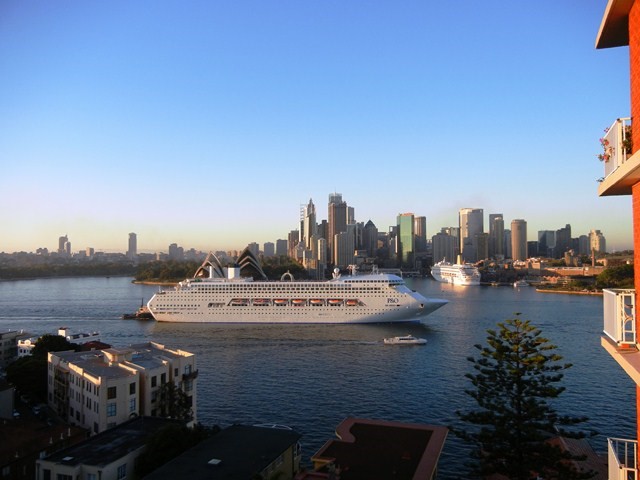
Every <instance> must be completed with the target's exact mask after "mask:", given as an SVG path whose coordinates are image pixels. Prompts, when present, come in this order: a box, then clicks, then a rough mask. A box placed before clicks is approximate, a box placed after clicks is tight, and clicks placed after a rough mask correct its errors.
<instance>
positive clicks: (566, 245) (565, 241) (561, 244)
mask: <svg viewBox="0 0 640 480" xmlns="http://www.w3.org/2000/svg"><path fill="white" fill-rule="evenodd" d="M570 248H571V225H569V224H568V223H567V224H566V225H565V227H564V228H560V229H558V230H556V248H555V255H554V258H562V257H564V252H566V251H567V250H569V249H570Z"/></svg>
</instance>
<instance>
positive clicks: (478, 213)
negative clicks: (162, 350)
mask: <svg viewBox="0 0 640 480" xmlns="http://www.w3.org/2000/svg"><path fill="white" fill-rule="evenodd" d="M329 197H330V199H332V200H331V201H333V199H334V198H335V197H338V198H339V200H340V201H341V202H344V203H345V207H346V208H348V209H350V210H351V211H352V214H354V216H355V218H354V220H355V221H356V222H357V223H359V224H362V225H363V226H364V225H365V224H366V223H368V222H371V220H366V219H361V218H359V217H358V215H357V211H358V208H357V206H355V205H350V204H349V203H348V202H347V201H346V198H343V196H342V194H340V193H331V194H329ZM301 208H302V209H303V212H304V215H301V218H300V219H299V223H298V227H302V229H301V230H300V229H296V228H294V229H293V230H290V231H288V232H283V233H282V235H280V236H279V237H277V238H273V239H266V240H264V241H262V242H258V241H256V240H250V241H248V242H247V243H246V244H244V245H234V246H232V247H229V248H222V247H217V246H215V245H210V246H209V247H208V248H199V247H196V246H194V245H189V244H181V243H179V242H175V241H172V242H171V243H169V244H167V245H164V246H162V247H161V248H157V249H150V248H145V246H144V244H145V242H144V241H143V242H142V244H141V245H142V247H138V245H139V243H138V237H139V236H138V234H137V233H135V232H128V233H127V234H126V238H125V237H124V236H123V238H124V239H125V240H123V243H124V244H125V245H124V246H123V247H122V248H120V249H110V250H107V249H100V248H96V247H94V246H93V245H87V246H78V245H75V244H74V242H73V238H70V237H72V236H71V235H69V234H68V233H65V234H64V235H59V236H58V237H57V238H56V239H54V240H52V242H51V243H56V247H54V248H50V246H49V245H41V246H40V247H38V248H36V249H34V250H25V249H21V250H16V251H15V252H17V251H26V252H29V253H34V252H35V251H36V250H38V249H42V248H46V249H47V250H48V251H49V253H53V252H57V253H63V254H65V255H68V254H75V253H78V252H85V251H86V250H88V249H91V250H92V251H96V252H99V251H102V252H105V253H124V254H126V255H128V256H130V252H131V251H134V252H137V253H144V254H149V253H166V252H169V253H171V247H177V248H181V249H184V250H196V251H200V252H213V251H224V252H229V251H238V252H239V251H241V250H243V249H244V248H245V247H247V246H250V245H252V244H257V245H258V247H259V248H260V249H262V248H263V246H264V244H273V246H274V248H275V244H276V243H277V242H278V241H286V239H287V238H290V234H291V233H292V232H293V231H297V232H298V235H299V236H300V235H301V236H302V242H303V243H304V244H305V246H306V248H313V247H312V246H311V244H309V243H308V242H309V237H308V235H309V233H311V234H312V235H314V236H315V235H317V233H316V232H315V231H316V229H317V228H319V227H320V224H321V223H322V222H327V221H328V217H329V215H328V209H327V214H326V215H325V217H323V216H322V215H321V214H320V216H317V215H318V212H319V211H320V212H321V210H319V209H318V208H317V206H316V203H315V202H313V198H310V199H309V203H308V205H306V206H303V205H301ZM310 211H311V212H312V213H311V215H309V212H310ZM468 214H472V215H474V220H472V223H473V224H474V227H473V228H472V232H470V233H468V234H467V233H465V231H466V230H465V225H467V220H466V218H467V216H468ZM404 216H411V219H413V218H415V219H417V220H418V221H419V223H420V222H422V223H424V222H425V221H426V227H427V228H426V235H425V236H426V240H427V241H428V242H431V240H432V237H434V236H435V235H437V234H439V233H441V232H442V231H443V230H450V229H451V228H459V229H460V235H461V236H463V237H464V238H465V239H468V242H469V244H470V245H471V244H472V238H471V237H473V235H475V234H477V233H485V234H487V235H488V237H487V238H489V239H490V238H493V237H492V236H491V232H492V229H493V227H494V226H495V225H494V223H493V219H494V218H496V217H497V218H499V219H502V222H503V226H502V227H501V228H502V229H503V230H501V231H502V232H504V231H510V232H513V230H512V228H509V226H510V227H513V225H514V223H515V224H522V223H523V222H524V233H525V235H526V239H524V240H523V239H521V241H524V242H525V243H524V244H522V247H521V248H522V249H524V250H525V251H526V242H527V241H528V242H538V241H539V240H540V235H544V234H549V233H550V234H555V233H554V232H556V231H563V230H565V229H566V227H570V228H571V238H578V237H580V236H583V235H586V236H589V235H590V233H591V232H598V233H599V234H601V235H603V237H605V238H607V240H606V242H607V250H606V251H607V252H610V253H611V252H615V251H621V250H624V249H615V248H611V247H610V246H609V240H608V237H607V235H606V232H602V231H601V229H600V228H597V227H596V226H594V227H592V228H590V229H589V230H587V231H578V230H577V229H575V228H574V227H572V226H571V222H566V223H565V224H563V225H558V226H555V225H554V226H545V228H536V229H532V228H531V226H530V224H529V223H528V221H527V219H525V218H513V219H510V220H509V219H506V218H505V215H503V214H502V213H497V212H486V211H485V209H483V208H482V207H474V208H471V207H466V208H461V209H460V211H459V212H458V214H457V216H458V220H457V222H456V223H455V224H451V225H440V226H433V225H430V223H429V219H428V218H425V217H424V216H422V215H421V214H420V212H404V213H399V214H398V215H397V216H396V223H393V224H390V225H385V226H382V228H381V227H380V226H379V225H375V227H376V228H377V229H378V231H379V232H380V233H389V232H390V231H391V229H393V228H394V227H397V226H399V225H400V224H399V223H398V222H400V218H402V217H404ZM310 218H312V219H313V220H312V221H311V222H312V223H313V225H309V222H310V220H309V219H310ZM463 219H464V220H463ZM485 220H488V222H485ZM374 224H375V223H374ZM412 224H413V222H412ZM305 231H306V232H307V234H305V233H304V232H305ZM312 232H313V233H312ZM469 235H471V236H469ZM518 236H521V233H519V234H518ZM298 238H300V237H298ZM568 240H570V238H568V239H567V241H568ZM54 241H55V242H54ZM489 241H492V240H489ZM458 243H459V248H462V246H463V244H464V243H466V242H460V239H458ZM488 249H489V250H488V251H489V252H491V250H492V247H488ZM499 250H502V247H501V248H499ZM0 253H14V252H7V251H5V252H2V251H0ZM256 253H257V252H256ZM462 254H463V258H464V252H462ZM475 255H476V252H475V250H473V251H472V253H471V257H470V258H467V259H466V260H471V258H472V257H473V258H475ZM473 261H475V260H473Z"/></svg>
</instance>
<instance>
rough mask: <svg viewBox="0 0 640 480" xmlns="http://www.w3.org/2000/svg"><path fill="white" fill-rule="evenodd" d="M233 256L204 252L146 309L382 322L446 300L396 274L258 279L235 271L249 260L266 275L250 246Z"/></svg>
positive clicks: (175, 315)
mask: <svg viewBox="0 0 640 480" xmlns="http://www.w3.org/2000/svg"><path fill="white" fill-rule="evenodd" d="M238 261H239V263H240V266H235V267H222V265H221V264H220V262H219V261H218V259H217V258H216V257H215V256H213V255H209V256H208V257H207V259H206V260H205V262H204V263H203V264H202V266H201V267H200V268H199V269H198V271H197V272H196V274H195V275H194V278H189V279H186V280H183V281H182V282H180V283H179V284H178V285H177V286H176V287H175V288H174V289H170V290H164V291H160V292H157V293H156V294H155V295H154V296H153V297H152V298H151V300H149V302H148V303H147V306H148V308H149V311H150V312H151V314H152V315H153V317H154V318H155V319H156V320H157V321H159V322H192V323H198V322H199V323H383V322H411V321H419V320H421V319H422V318H423V317H424V316H426V315H427V314H429V313H431V312H433V311H434V310H436V309H438V308H440V307H441V306H443V305H445V304H446V303H447V301H446V300H440V299H432V298H426V297H424V296H422V295H421V294H420V293H418V292H416V291H414V290H411V289H410V288H409V287H407V285H406V284H405V282H404V280H403V279H402V278H401V277H399V276H397V275H390V274H383V273H372V274H363V275H354V274H351V275H344V276H341V275H334V278H333V279H332V280H327V281H308V280H304V281H296V280H293V278H291V277H290V278H289V279H288V280H284V278H283V279H281V280H280V281H269V280H264V281H262V280H253V278H251V277H242V276H240V270H241V268H242V266H243V264H244V265H247V264H249V265H251V266H252V267H253V268H255V269H256V270H257V271H259V272H260V273H261V275H262V276H263V277H264V278H266V276H264V272H262V268H261V267H260V265H259V263H258V261H257V259H256V258H255V257H254V256H253V255H252V254H251V252H250V251H249V250H245V251H244V252H243V254H242V255H241V256H240V258H239V259H238Z"/></svg>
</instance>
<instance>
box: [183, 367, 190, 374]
mask: <svg viewBox="0 0 640 480" xmlns="http://www.w3.org/2000/svg"><path fill="white" fill-rule="evenodd" d="M184 373H185V374H186V375H189V374H190V373H191V365H185V367H184Z"/></svg>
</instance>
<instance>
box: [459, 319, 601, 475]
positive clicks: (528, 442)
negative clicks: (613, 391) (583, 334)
mask: <svg viewBox="0 0 640 480" xmlns="http://www.w3.org/2000/svg"><path fill="white" fill-rule="evenodd" d="M498 327H499V330H497V331H496V330H488V331H487V332H488V337H487V344H488V345H487V346H484V347H483V346H481V345H475V348H477V349H478V350H479V351H480V356H479V358H474V357H469V358H468V360H469V361H470V362H471V363H472V364H473V369H474V371H475V372H474V373H469V374H467V375H466V377H467V378H468V379H469V380H471V383H472V385H473V388H472V389H469V390H466V391H465V393H466V394H467V395H469V396H471V397H472V398H473V399H474V400H475V401H476V403H477V405H478V407H479V408H478V409H477V410H472V411H469V412H456V413H457V415H458V417H459V418H460V419H461V420H462V421H464V422H467V423H469V424H471V426H470V428H469V429H467V430H462V429H458V428H454V433H455V434H456V435H457V436H459V437H461V438H462V439H464V440H466V441H467V442H469V443H471V444H472V445H473V446H474V449H473V451H472V458H473V459H474V462H473V463H472V464H471V465H470V467H471V470H472V474H473V475H476V476H479V477H487V476H490V475H496V474H497V475H501V476H504V477H505V478H508V479H512V480H530V479H535V478H537V477H542V478H545V479H547V480H551V479H557V480H560V479H563V480H572V479H585V478H592V476H593V474H594V472H592V471H583V470H579V469H577V468H576V467H575V461H578V460H581V459H582V458H581V457H577V456H574V455H573V454H571V453H570V452H568V451H566V450H564V449H562V448H560V447H559V446H558V445H557V442H554V441H553V439H554V438H555V439H556V440H557V438H558V437H565V438H584V437H585V436H586V435H585V434H584V433H583V432H580V431H576V430H575V429H570V427H573V426H575V425H577V424H579V423H581V422H584V421H586V420H587V419H586V418H585V417H571V416H564V415H560V414H559V413H557V412H556V410H555V409H554V407H553V406H552V405H551V403H550V400H553V399H555V398H556V397H558V396H559V395H560V394H561V393H562V392H563V391H564V390H565V389H564V387H561V386H558V385H557V384H558V382H560V381H561V380H562V378H563V373H562V372H563V371H564V370H566V369H568V368H570V367H571V365H570V364H560V363H559V362H560V360H562V357H561V356H560V355H558V354H557V353H554V350H555V349H556V347H555V346H554V345H552V344H550V343H549V341H548V340H547V339H546V338H544V337H542V336H541V331H540V330H539V329H537V328H536V327H534V326H533V325H531V324H530V322H529V321H528V320H521V319H520V318H519V314H516V318H515V319H510V320H506V321H505V322H503V323H498ZM568 428H569V429H568Z"/></svg>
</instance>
